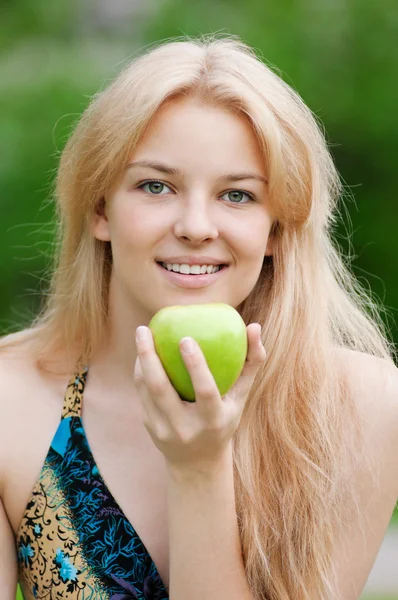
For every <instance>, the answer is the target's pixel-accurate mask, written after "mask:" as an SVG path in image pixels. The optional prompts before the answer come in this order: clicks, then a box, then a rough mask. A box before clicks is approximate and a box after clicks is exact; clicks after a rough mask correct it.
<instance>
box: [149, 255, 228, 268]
mask: <svg viewBox="0 0 398 600" xmlns="http://www.w3.org/2000/svg"><path fill="white" fill-rule="evenodd" d="M155 260H156V261H157V262H163V263H171V264H178V265H184V264H185V265H190V266H192V265H214V266H217V265H226V264H228V263H227V261H226V260H220V259H219V258H214V257H213V256H195V255H194V254H192V255H189V256H171V257H169V258H156V259H155Z"/></svg>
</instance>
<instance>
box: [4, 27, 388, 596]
mask: <svg viewBox="0 0 398 600" xmlns="http://www.w3.org/2000/svg"><path fill="white" fill-rule="evenodd" d="M341 192H342V186H341V184H340V180H339V176H338V174H337V172H336V169H335V167H334V164H333V161H332V158H331V156H330V154H329V151H328V148H327V144H326V142H325V139H324V137H323V135H322V133H321V130H320V127H319V126H318V124H317V123H316V121H315V119H314V117H313V115H312V114H311V112H310V110H309V109H308V108H307V107H306V106H305V105H304V103H303V102H302V100H301V99H300V97H299V96H298V95H297V93H295V92H294V91H293V90H292V89H291V88H290V87H289V86H288V85H286V84H285V83H284V82H283V81H282V80H281V79H280V78H279V77H278V76H277V75H276V74H275V73H273V72H272V70H270V69H269V68H268V67H267V66H266V65H265V64H264V63H263V62H262V61H261V60H260V59H259V58H257V57H256V55H255V52H254V51H253V50H252V49H251V48H249V47H248V46H247V45H245V44H244V43H242V42H241V41H240V40H239V39H237V38H236V37H235V36H225V37H223V38H217V37H215V36H207V37H204V38H200V39H186V38H185V39H182V40H181V39H179V40H172V41H171V42H170V41H169V42H167V43H164V44H159V45H157V46H156V47H154V48H152V49H151V50H150V51H148V52H146V53H145V54H143V55H142V56H140V57H139V58H137V59H135V60H134V61H133V62H131V64H129V65H128V66H127V67H126V69H125V70H124V71H123V73H122V74H120V75H119V76H118V77H117V78H116V80H115V81H114V82H113V83H112V84H111V85H110V86H109V87H108V88H107V89H105V90H104V91H102V92H101V93H99V94H98V95H97V96H96V97H95V98H94V99H93V101H92V102H91V104H90V106H89V107H88V108H87V110H86V111H85V112H84V114H83V116H82V118H81V120H80V122H79V123H78V124H77V126H76V128H75V131H74V133H73V135H72V136H71V137H70V139H69V141H68V142H67V144H66V147H65V149H64V151H63V154H62V156H61V161H60V166H59V171H58V176H57V180H56V190H55V197H56V202H57V207H58V215H59V224H60V226H59V234H58V240H59V243H58V246H57V248H58V251H57V253H56V259H55V264H54V271H53V279H52V285H51V289H50V292H49V294H48V296H47V299H46V304H45V306H44V308H43V310H42V312H41V314H40V315H39V317H38V318H37V319H36V321H35V322H34V323H33V324H32V326H31V327H30V328H28V329H25V330H23V331H21V332H19V333H16V334H12V335H9V336H7V337H5V338H3V340H2V352H1V361H0V368H1V371H2V382H3V383H2V389H3V394H2V398H3V404H2V414H3V420H2V423H1V431H0V440H1V442H0V458H1V461H0V468H1V471H0V475H1V498H2V513H1V517H0V520H1V521H0V522H1V536H2V551H1V563H2V564H1V566H2V568H1V570H0V572H1V575H0V587H1V589H2V590H6V592H4V593H3V596H2V597H3V598H5V600H8V599H11V598H12V597H13V594H14V593H15V584H16V581H17V577H18V578H19V581H20V583H21V587H22V589H23V591H24V594H25V598H26V599H28V600H31V599H33V598H47V597H49V598H50V597H51V598H52V599H59V598H71V599H81V598H104V599H107V600H108V599H113V600H117V599H118V600H121V599H127V598H137V599H141V598H145V599H146V600H154V599H157V600H164V599H165V598H171V599H172V600H196V599H198V598H206V599H208V600H213V599H214V600H215V599H216V598H217V600H224V599H228V600H235V598H236V599H239V600H242V599H245V600H246V599H247V600H249V599H256V600H257V599H272V600H292V599H294V600H310V599H311V600H314V599H317V600H319V599H325V600H326V599H327V600H332V599H333V600H334V599H336V598H342V599H344V600H351V599H354V598H359V595H360V592H361V590H362V589H363V587H364V585H365V582H366V579H367V577H368V574H369V572H370V570H371V567H372V564H373V562H374V559H375V557H376V555H377V552H378V550H379V548H380V545H381V543H382V539H383V536H384V533H385V531H386V528H387V525H388V523H389V520H390V517H391V514H392V512H393V508H394V504H395V502H396V499H397V496H398V460H397V455H398V453H397V442H396V440H397V439H398V438H397V433H398V407H397V402H396V394H397V390H398V375H397V369H396V367H395V366H394V362H393V358H394V355H393V344H392V343H391V342H390V341H389V340H388V339H387V336H386V334H385V332H384V329H383V323H382V320H381V318H380V316H379V314H378V312H377V308H378V307H376V306H375V305H374V303H373V301H372V300H371V299H370V297H369V296H368V295H367V294H366V292H365V291H364V290H363V289H362V288H361V287H360V285H359V284H358V282H357V281H356V280H355V279H354V277H353V275H352V274H351V272H350V271H349V270H348V268H347V267H346V265H345V263H344V259H343V257H342V256H341V253H340V251H339V249H338V248H337V246H336V244H335V243H334V241H333V238H332V231H333V226H334V225H335V223H336V221H337V217H338V206H337V203H338V200H339V197H340V195H341ZM182 265H186V266H185V267H184V266H182ZM190 265H197V266H198V269H199V270H200V269H203V270H204V269H205V270H206V271H207V272H208V273H209V275H207V276H206V277H204V276H201V275H195V274H185V275H184V274H179V275H175V273H173V274H171V272H170V271H173V272H174V271H178V270H180V267H181V271H184V269H185V272H186V273H188V271H187V269H188V268H189V266H190ZM215 265H225V266H224V268H222V269H221V270H219V271H218V273H213V274H211V272H212V271H213V270H214V271H215V269H214V266H215ZM193 271H195V269H193ZM203 272H204V271H203ZM196 277H197V278H198V279H194V278H196ZM193 282H195V283H193ZM213 302H224V303H226V304H230V305H232V306H233V307H235V308H236V309H237V310H238V311H239V313H240V314H241V316H242V318H243V320H244V321H245V323H246V325H247V336H248V354H247V360H246V364H245V366H244V369H243V371H242V374H241V376H240V378H239V380H238V382H237V384H236V386H234V389H233V391H232V392H231V393H228V394H226V396H225V397H223V398H220V396H219V394H218V390H217V388H216V387H215V384H214V380H213V378H212V376H211V374H210V372H209V370H208V368H207V365H206V362H205V360H204V358H203V355H202V353H201V351H200V349H198V348H196V349H194V352H193V354H184V353H183V357H184V361H185V363H186V365H187V368H188V369H189V371H190V374H191V379H192V382H193V385H194V388H195V393H196V402H195V403H187V402H182V401H181V399H180V398H179V396H178V395H177V393H176V392H175V390H174V388H173V387H172V385H171V383H170V381H169V380H168V378H167V377H166V375H165V372H164V370H163V368H162V365H161V363H160V361H159V358H158V356H157V354H156V352H155V351H154V346H153V339H152V336H151V333H150V330H149V329H148V327H147V325H148V323H149V321H150V319H151V318H152V316H153V315H154V314H155V313H156V312H157V311H158V310H160V309H161V308H163V307H165V306H172V305H184V304H202V303H213ZM258 324H260V326H261V328H262V331H261V336H260V331H259V326H258ZM209 326H210V325H209ZM138 328H139V329H138ZM137 330H138V331H137ZM136 331H137V333H138V332H140V331H143V332H144V334H146V338H143V339H141V341H139V340H137V342H136V341H135V335H134V334H135V332H136ZM264 348H265V349H266V352H265V349H264ZM181 349H182V347H181ZM60 419H61V420H60ZM20 440H23V441H24V445H23V446H22V445H21V443H20ZM3 540H4V543H3ZM17 571H18V574H17ZM4 594H5V595H4Z"/></svg>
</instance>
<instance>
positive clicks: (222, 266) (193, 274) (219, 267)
mask: <svg viewBox="0 0 398 600" xmlns="http://www.w3.org/2000/svg"><path fill="white" fill-rule="evenodd" d="M156 264H158V265H159V266H160V267H162V268H163V269H165V270H166V271H169V272H170V273H176V274H177V275H191V276H192V277H199V276H200V275H215V274H216V273H218V272H219V271H221V270H222V269H225V268H226V267H228V265H215V266H217V270H216V271H214V272H212V273H207V272H205V273H181V271H174V270H173V269H168V268H167V266H166V263H163V262H158V261H156Z"/></svg>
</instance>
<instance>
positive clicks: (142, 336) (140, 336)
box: [135, 325, 148, 342]
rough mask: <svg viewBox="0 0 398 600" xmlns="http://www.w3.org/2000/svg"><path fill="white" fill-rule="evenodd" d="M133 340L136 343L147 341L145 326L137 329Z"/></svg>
mask: <svg viewBox="0 0 398 600" xmlns="http://www.w3.org/2000/svg"><path fill="white" fill-rule="evenodd" d="M135 339H136V340H137V342H145V340H147V339H148V332H147V328H146V327H145V325H140V326H139V327H137V330H136V332H135Z"/></svg>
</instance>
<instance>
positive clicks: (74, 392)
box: [61, 365, 88, 420]
mask: <svg viewBox="0 0 398 600" xmlns="http://www.w3.org/2000/svg"><path fill="white" fill-rule="evenodd" d="M87 373H88V366H87V365H81V366H79V367H77V368H76V370H75V373H74V374H73V375H72V377H71V378H70V380H69V383H68V387H67V388H66V392H65V397H64V406H63V409H62V416H61V420H62V419H66V418H68V417H81V416H82V401H83V392H84V386H85V385H86V379H87Z"/></svg>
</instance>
